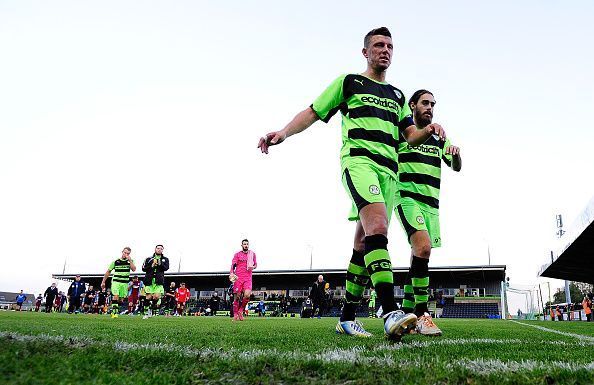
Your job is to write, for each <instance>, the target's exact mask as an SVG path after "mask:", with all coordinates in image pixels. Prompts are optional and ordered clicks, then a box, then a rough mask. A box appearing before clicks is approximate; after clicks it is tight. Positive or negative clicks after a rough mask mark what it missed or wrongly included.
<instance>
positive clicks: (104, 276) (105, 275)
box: [101, 269, 111, 289]
mask: <svg viewBox="0 0 594 385" xmlns="http://www.w3.org/2000/svg"><path fill="white" fill-rule="evenodd" d="M109 274H111V270H109V269H108V270H107V271H106V272H105V274H104V275H103V280H101V288H102V289H105V281H107V278H109Z"/></svg>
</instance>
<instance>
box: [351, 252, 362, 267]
mask: <svg viewBox="0 0 594 385" xmlns="http://www.w3.org/2000/svg"><path fill="white" fill-rule="evenodd" d="M351 263H352V264H353V265H356V266H361V267H365V253H364V252H362V251H357V250H353V255H352V257H351Z"/></svg>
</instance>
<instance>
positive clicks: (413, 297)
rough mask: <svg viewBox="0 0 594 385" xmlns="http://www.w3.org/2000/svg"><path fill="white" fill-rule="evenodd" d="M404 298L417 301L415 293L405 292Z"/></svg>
mask: <svg viewBox="0 0 594 385" xmlns="http://www.w3.org/2000/svg"><path fill="white" fill-rule="evenodd" d="M404 299H408V300H409V301H411V302H415V295H414V294H413V293H404Z"/></svg>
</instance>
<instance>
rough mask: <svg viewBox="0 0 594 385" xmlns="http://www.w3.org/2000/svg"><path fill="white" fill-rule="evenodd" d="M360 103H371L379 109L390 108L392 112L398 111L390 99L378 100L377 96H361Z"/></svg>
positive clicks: (395, 104) (396, 105)
mask: <svg viewBox="0 0 594 385" xmlns="http://www.w3.org/2000/svg"><path fill="white" fill-rule="evenodd" d="M361 101H362V102H363V103H372V104H375V105H378V106H380V107H387V108H391V109H393V110H396V111H397V110H398V107H399V106H398V104H397V103H396V102H395V101H394V100H392V99H382V98H378V97H377V96H363V97H362V98H361Z"/></svg>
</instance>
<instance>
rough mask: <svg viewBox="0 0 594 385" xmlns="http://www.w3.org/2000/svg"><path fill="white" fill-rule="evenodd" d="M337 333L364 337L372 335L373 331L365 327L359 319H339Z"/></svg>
mask: <svg viewBox="0 0 594 385" xmlns="http://www.w3.org/2000/svg"><path fill="white" fill-rule="evenodd" d="M336 333H337V334H346V335H348V336H355V337H363V338H368V337H371V336H372V334H371V333H369V332H368V331H366V330H365V329H363V325H362V324H361V322H359V321H343V322H340V321H338V323H337V324H336Z"/></svg>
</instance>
